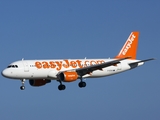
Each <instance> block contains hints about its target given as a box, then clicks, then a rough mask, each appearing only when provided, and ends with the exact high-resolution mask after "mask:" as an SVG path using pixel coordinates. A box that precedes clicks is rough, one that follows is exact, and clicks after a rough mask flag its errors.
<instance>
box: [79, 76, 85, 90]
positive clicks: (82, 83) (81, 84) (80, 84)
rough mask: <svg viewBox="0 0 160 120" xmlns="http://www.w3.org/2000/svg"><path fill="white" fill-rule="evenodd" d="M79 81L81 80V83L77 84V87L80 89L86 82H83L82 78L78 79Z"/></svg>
mask: <svg viewBox="0 0 160 120" xmlns="http://www.w3.org/2000/svg"><path fill="white" fill-rule="evenodd" d="M80 80H81V82H79V84H78V86H79V87H80V88H83V87H86V82H84V81H83V78H82V77H81V78H80Z"/></svg>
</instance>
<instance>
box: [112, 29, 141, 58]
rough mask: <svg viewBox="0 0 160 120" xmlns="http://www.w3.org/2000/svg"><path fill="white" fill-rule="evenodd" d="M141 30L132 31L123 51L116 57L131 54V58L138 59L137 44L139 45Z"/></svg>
mask: <svg viewBox="0 0 160 120" xmlns="http://www.w3.org/2000/svg"><path fill="white" fill-rule="evenodd" d="M138 36H139V32H137V31H134V32H131V34H130V36H129V37H128V39H127V41H126V43H125V44H124V46H123V47H122V49H121V51H120V52H119V54H118V55H117V56H116V57H115V58H125V57H128V56H130V57H131V58H130V59H136V53H137V46H138Z"/></svg>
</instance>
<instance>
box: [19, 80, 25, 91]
mask: <svg viewBox="0 0 160 120" xmlns="http://www.w3.org/2000/svg"><path fill="white" fill-rule="evenodd" d="M21 82H22V86H21V87H20V89H21V90H24V89H25V86H24V82H25V79H22V80H21Z"/></svg>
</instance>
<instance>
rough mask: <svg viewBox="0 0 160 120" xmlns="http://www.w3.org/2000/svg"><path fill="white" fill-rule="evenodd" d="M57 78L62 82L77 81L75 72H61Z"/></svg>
mask: <svg viewBox="0 0 160 120" xmlns="http://www.w3.org/2000/svg"><path fill="white" fill-rule="evenodd" d="M58 78H59V79H60V80H62V81H64V82H73V81H76V80H77V79H78V74H77V72H74V71H71V72H68V71H66V72H61V73H60V74H58Z"/></svg>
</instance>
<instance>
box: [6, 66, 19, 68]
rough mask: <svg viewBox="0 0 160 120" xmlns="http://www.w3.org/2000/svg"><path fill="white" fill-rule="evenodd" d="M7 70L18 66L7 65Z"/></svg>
mask: <svg viewBox="0 0 160 120" xmlns="http://www.w3.org/2000/svg"><path fill="white" fill-rule="evenodd" d="M7 68H18V65H9V66H8V67H7Z"/></svg>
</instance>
